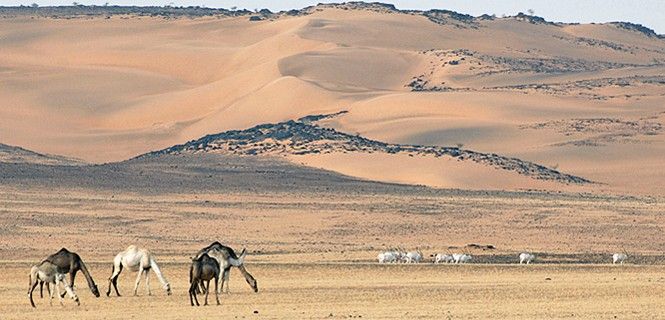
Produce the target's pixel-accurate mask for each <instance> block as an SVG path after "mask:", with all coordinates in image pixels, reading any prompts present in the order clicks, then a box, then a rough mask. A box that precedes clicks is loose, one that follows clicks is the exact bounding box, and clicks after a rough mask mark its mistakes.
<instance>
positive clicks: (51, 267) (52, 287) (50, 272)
mask: <svg viewBox="0 0 665 320" xmlns="http://www.w3.org/2000/svg"><path fill="white" fill-rule="evenodd" d="M40 282H44V283H46V284H48V285H49V286H48V288H49V304H50V305H53V293H55V292H56V291H57V292H58V298H60V305H63V299H62V297H63V296H62V295H61V294H60V286H59V285H58V284H59V283H62V285H63V286H64V287H65V291H66V292H67V294H69V296H70V297H71V298H72V300H74V301H76V304H78V305H81V303H80V302H79V298H78V296H77V295H76V293H75V292H74V289H72V287H71V286H70V285H69V283H67V281H65V274H64V273H62V272H59V270H58V266H56V265H55V264H53V263H51V262H49V261H42V262H41V263H40V264H38V265H36V266H33V267H32V268H31V269H30V283H29V284H30V286H29V287H28V297H29V298H30V304H31V305H32V307H33V308H36V306H35V302H34V301H33V300H32V292H33V291H35V288H36V287H37V285H38V284H39V283H40Z"/></svg>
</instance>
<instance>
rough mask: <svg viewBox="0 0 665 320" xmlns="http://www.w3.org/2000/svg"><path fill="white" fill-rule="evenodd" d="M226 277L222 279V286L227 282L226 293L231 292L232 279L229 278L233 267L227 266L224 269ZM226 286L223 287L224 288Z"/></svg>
mask: <svg viewBox="0 0 665 320" xmlns="http://www.w3.org/2000/svg"><path fill="white" fill-rule="evenodd" d="M222 276H223V277H224V278H223V279H222V286H224V283H226V294H230V293H231V288H230V287H231V281H230V280H229V277H230V276H231V268H227V269H225V270H224V274H223V275H222ZM223 289H224V288H222V290H223Z"/></svg>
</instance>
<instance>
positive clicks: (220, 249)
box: [194, 241, 259, 293]
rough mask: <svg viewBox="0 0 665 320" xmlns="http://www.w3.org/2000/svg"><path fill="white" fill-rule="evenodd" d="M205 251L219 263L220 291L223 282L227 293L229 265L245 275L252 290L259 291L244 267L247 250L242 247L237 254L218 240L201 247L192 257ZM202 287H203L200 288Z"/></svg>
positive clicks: (255, 282) (222, 287) (198, 255)
mask: <svg viewBox="0 0 665 320" xmlns="http://www.w3.org/2000/svg"><path fill="white" fill-rule="evenodd" d="M204 253H207V254H208V255H209V256H210V257H212V258H214V259H216V260H217V262H218V263H219V266H220V269H221V270H222V284H221V286H220V288H219V291H220V293H221V292H222V291H223V290H224V283H226V293H229V276H230V273H231V267H237V268H238V270H240V272H241V273H242V275H243V276H244V277H245V281H247V284H249V286H250V287H251V288H252V290H254V292H259V287H258V283H257V281H256V279H254V277H253V276H252V275H251V274H250V273H249V272H248V271H247V269H245V265H244V263H245V256H246V254H247V251H246V250H245V249H242V252H241V253H240V255H239V256H238V255H237V254H236V253H235V251H233V249H232V248H230V247H227V246H225V245H223V244H221V243H219V242H218V241H215V242H213V243H212V244H210V245H209V246H207V247H205V248H203V249H201V250H200V251H199V252H198V253H197V254H196V256H195V257H194V258H198V257H200V256H201V255H202V254H204ZM202 289H204V288H202Z"/></svg>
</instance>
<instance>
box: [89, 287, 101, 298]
mask: <svg viewBox="0 0 665 320" xmlns="http://www.w3.org/2000/svg"><path fill="white" fill-rule="evenodd" d="M90 291H91V292H92V294H94V295H95V297H97V298H99V289H97V285H96V284H94V285H92V286H91V287H90Z"/></svg>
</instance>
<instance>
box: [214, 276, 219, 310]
mask: <svg viewBox="0 0 665 320" xmlns="http://www.w3.org/2000/svg"><path fill="white" fill-rule="evenodd" d="M218 283H219V277H215V300H217V305H219V290H217V289H218V288H217V286H218Z"/></svg>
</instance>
